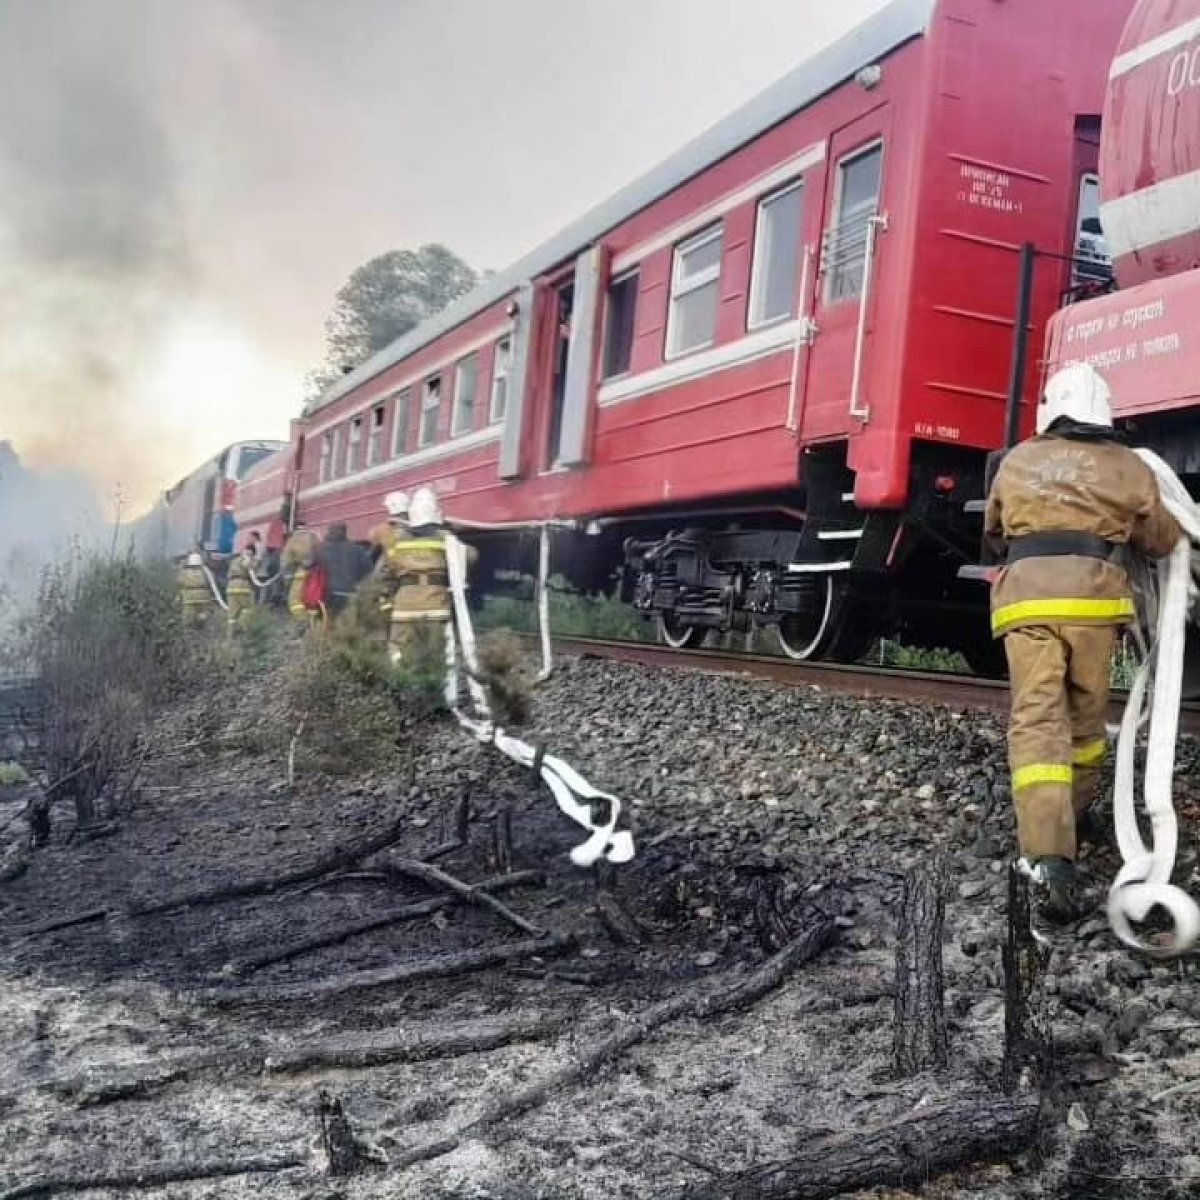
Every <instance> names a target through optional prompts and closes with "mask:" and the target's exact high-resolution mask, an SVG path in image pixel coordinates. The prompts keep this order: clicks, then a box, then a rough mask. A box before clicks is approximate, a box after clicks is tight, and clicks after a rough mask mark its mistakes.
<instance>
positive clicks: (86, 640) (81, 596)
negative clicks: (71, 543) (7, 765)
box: [18, 555, 207, 824]
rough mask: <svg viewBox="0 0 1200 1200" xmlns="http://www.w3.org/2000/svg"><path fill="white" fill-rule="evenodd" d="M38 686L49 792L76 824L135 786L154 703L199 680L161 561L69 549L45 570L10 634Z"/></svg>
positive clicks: (197, 655)
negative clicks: (72, 812) (33, 600)
mask: <svg viewBox="0 0 1200 1200" xmlns="http://www.w3.org/2000/svg"><path fill="white" fill-rule="evenodd" d="M18 642H19V644H20V652H21V654H22V655H23V657H24V658H25V660H26V661H28V662H29V663H30V664H31V665H32V667H33V668H34V670H35V671H36V673H37V675H38V677H39V680H40V684H41V700H42V703H41V710H40V724H41V728H40V731H39V732H40V734H41V737H40V741H41V746H42V751H43V753H44V755H45V758H46V770H47V774H48V776H49V778H50V780H51V781H52V782H53V783H55V784H57V785H58V786H57V788H56V791H55V796H56V799H70V800H71V801H73V802H74V804H75V808H76V813H77V816H78V819H79V821H80V823H81V824H90V823H93V822H94V821H95V820H97V819H98V817H99V815H100V808H101V806H102V805H103V804H105V803H107V804H108V805H110V806H119V805H120V804H121V803H122V801H124V800H125V799H127V798H128V797H130V796H131V795H132V794H133V792H134V790H135V788H136V785H137V781H138V777H139V775H140V771H141V765H142V761H143V759H144V748H145V740H146V733H147V731H148V728H149V725H150V723H151V721H152V720H153V718H154V713H155V711H156V708H157V707H158V706H159V705H160V704H162V703H163V702H165V701H166V700H167V699H168V698H170V697H172V696H173V695H175V694H177V693H178V691H179V690H180V689H181V688H184V687H186V686H188V685H189V683H190V681H191V679H193V678H195V677H197V673H196V667H197V666H198V665H199V663H200V662H201V661H203V659H204V656H205V654H206V653H207V651H206V650H205V649H203V648H200V647H199V645H198V639H197V638H196V636H195V635H192V634H188V635H187V636H185V631H184V628H183V621H182V615H181V611H180V606H179V603H178V599H177V597H176V590H175V581H174V578H173V576H172V574H171V572H170V570H169V568H167V567H166V566H165V564H164V565H161V566H145V565H142V564H139V563H136V562H134V561H132V560H131V559H130V560H108V559H100V558H87V557H83V556H79V555H77V556H76V557H75V558H72V559H68V560H66V561H64V562H62V563H60V564H58V565H56V566H55V567H53V568H51V569H50V570H48V571H47V572H46V573H45V575H44V576H43V579H42V585H41V588H40V591H39V594H38V602H37V606H36V608H35V609H34V611H33V612H32V613H31V614H28V615H27V616H25V617H24V618H23V619H22V621H21V624H20V630H19V634H18Z"/></svg>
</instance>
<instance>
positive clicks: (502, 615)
mask: <svg viewBox="0 0 1200 1200" xmlns="http://www.w3.org/2000/svg"><path fill="white" fill-rule="evenodd" d="M561 586H562V585H561V583H560V582H559V581H555V587H556V589H557V588H558V587H561ZM524 590H526V591H528V592H529V593H530V594H529V595H525V596H521V595H517V596H485V597H484V598H483V604H482V605H481V607H480V609H479V611H478V612H477V613H476V616H475V619H476V623H477V625H478V626H479V628H480V629H511V630H515V631H516V632H518V633H536V632H537V629H538V615H537V605H536V604H535V603H534V601H533V599H532V595H531V593H532V582H530V583H529V585H528V587H527V588H526V589H524ZM549 608H550V631H551V633H554V634H557V635H558V636H559V637H591V638H608V639H612V640H615V641H634V642H646V641H653V640H654V637H655V633H654V626H653V624H652V623H651V622H649V621H647V620H646V619H645V618H644V617H642V616H641V615H640V614H639V613H638V612H637V610H636V609H634V608H632V607H631V606H630V605H628V604H623V603H621V601H620V600H617V599H614V598H613V597H611V596H582V595H580V594H579V593H577V592H568V591H560V590H552V591H551V592H550V594H549Z"/></svg>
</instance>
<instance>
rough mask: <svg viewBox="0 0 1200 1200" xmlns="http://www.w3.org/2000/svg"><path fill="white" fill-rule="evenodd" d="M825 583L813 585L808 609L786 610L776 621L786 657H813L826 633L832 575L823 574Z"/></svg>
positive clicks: (830, 614) (830, 611) (830, 616)
mask: <svg viewBox="0 0 1200 1200" xmlns="http://www.w3.org/2000/svg"><path fill="white" fill-rule="evenodd" d="M824 580H825V584H824V587H821V585H820V584H818V585H817V589H816V595H815V597H814V599H815V601H816V603H815V604H814V605H813V607H812V609H811V610H810V611H809V612H803V613H787V614H786V615H785V616H783V617H781V618H780V620H779V625H778V626H777V627H776V633H777V635H778V637H779V648H780V649H781V650H782V651H783V652H784V654H786V655H787V656H788V658H795V659H798V660H800V661H802V662H803V661H804V660H806V659H810V658H816V656H817V655H818V653H820V651H821V650H822V648H823V645H824V642H825V639H826V638H827V637H828V635H829V630H830V627H831V625H832V623H833V615H834V607H835V606H834V602H833V596H834V587H833V576H832V575H826V576H825V577H824Z"/></svg>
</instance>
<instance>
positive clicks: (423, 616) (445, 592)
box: [386, 487, 451, 663]
mask: <svg viewBox="0 0 1200 1200" xmlns="http://www.w3.org/2000/svg"><path fill="white" fill-rule="evenodd" d="M408 525H409V528H408V529H407V530H403V531H402V532H400V534H399V536H397V537H396V538H395V540H394V541H393V542H392V544H391V545H390V546H389V547H388V548H387V559H386V562H387V567H386V573H387V576H388V578H389V580H390V581H391V582H393V583H394V584H395V591H394V592H393V593H392V602H391V603H392V613H391V628H390V630H389V632H388V654H389V656H390V657H391V660H392V662H394V663H399V662H402V661H403V660H404V657H405V654H406V652H407V651H408V650H409V649H410V648H411V646H412V645H413V643H414V641H415V640H416V638H417V636H418V631H419V630H420V629H421V628H422V627H424V628H430V627H431V626H434V625H435V626H436V627H439V628H445V626H446V625H447V624H448V622H449V621H450V618H451V602H450V580H449V577H448V575H447V572H446V547H445V543H444V541H443V538H442V509H441V505H440V504H439V503H438V498H437V495H436V494H435V493H434V491H433V490H432V489H431V488H424V487H423V488H418V489H417V491H416V492H415V493H414V495H413V497H412V501H411V504H410V505H409V509H408Z"/></svg>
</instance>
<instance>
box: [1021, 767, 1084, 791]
mask: <svg viewBox="0 0 1200 1200" xmlns="http://www.w3.org/2000/svg"><path fill="white" fill-rule="evenodd" d="M1072 776H1073V772H1072V770H1071V764H1070V763H1030V764H1029V765H1028V766H1024V767H1018V768H1017V769H1016V770H1015V771H1014V772H1013V774H1012V785H1013V791H1014V792H1018V791H1020V790H1021V788H1027V787H1033V786H1034V785H1035V784H1039V783H1065V784H1068V785H1069V784H1070V782H1071V779H1072Z"/></svg>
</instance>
